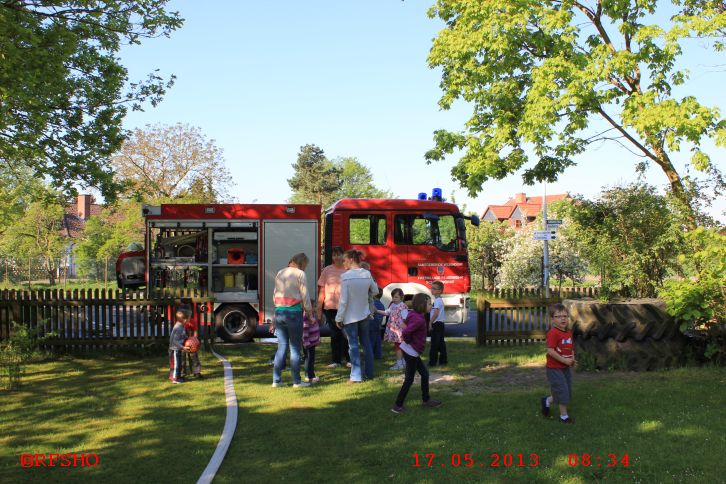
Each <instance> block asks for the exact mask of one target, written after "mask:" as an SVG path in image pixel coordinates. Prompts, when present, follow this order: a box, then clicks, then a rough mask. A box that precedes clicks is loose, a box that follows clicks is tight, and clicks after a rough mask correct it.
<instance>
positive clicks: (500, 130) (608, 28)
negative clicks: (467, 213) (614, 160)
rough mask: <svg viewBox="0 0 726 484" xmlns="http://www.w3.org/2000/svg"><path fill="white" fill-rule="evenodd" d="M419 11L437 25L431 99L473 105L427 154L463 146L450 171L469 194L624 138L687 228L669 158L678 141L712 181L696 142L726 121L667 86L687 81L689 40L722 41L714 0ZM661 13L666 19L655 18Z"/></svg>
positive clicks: (431, 157)
mask: <svg viewBox="0 0 726 484" xmlns="http://www.w3.org/2000/svg"><path fill="white" fill-rule="evenodd" d="M429 15H430V16H431V17H432V18H433V17H438V18H440V19H441V20H443V21H444V22H445V23H446V28H445V29H443V30H442V31H441V32H440V33H439V35H438V37H437V38H435V39H434V43H433V46H432V49H431V52H430V55H429V65H430V66H431V67H432V68H441V69H442V78H441V87H442V89H443V91H444V94H443V96H442V98H441V99H440V101H439V105H440V106H441V107H442V108H443V109H449V108H450V107H451V106H452V104H453V103H454V101H456V100H457V99H462V100H464V101H465V102H467V103H468V104H470V105H471V106H472V107H473V114H472V116H471V118H470V119H469V121H468V122H467V123H466V128H465V130H464V131H462V132H451V131H447V130H439V131H436V132H435V135H434V140H435V147H434V148H433V149H431V150H430V151H429V152H428V153H426V159H427V160H428V162H431V161H436V160H441V159H443V158H444V156H445V155H446V154H451V153H453V152H454V151H456V150H463V152H464V154H463V156H462V158H461V159H460V161H459V162H458V164H457V165H456V166H455V167H454V168H453V170H452V175H453V176H454V178H455V179H457V180H458V181H459V183H460V184H461V185H462V186H464V187H466V188H467V189H468V191H469V194H470V195H472V196H474V195H475V194H477V193H478V192H479V191H481V189H482V184H483V183H484V182H485V181H487V180H489V179H491V178H493V179H502V178H504V177H506V176H507V175H509V174H511V173H514V172H516V171H518V170H520V169H522V168H524V171H523V179H524V181H525V182H526V183H527V184H532V183H534V182H535V181H542V180H547V181H554V180H556V178H557V176H558V174H560V173H562V172H563V171H564V170H565V169H566V168H567V167H569V166H571V165H573V164H574V163H575V161H574V159H575V157H576V156H577V155H579V154H581V153H583V152H585V151H586V150H587V149H588V147H589V146H592V145H593V143H599V142H602V141H615V142H617V143H620V144H621V145H623V146H627V147H629V149H631V150H632V151H633V152H634V153H636V154H637V155H638V156H639V157H640V160H641V161H640V163H639V165H638V166H639V168H640V169H644V168H645V167H646V166H647V164H649V163H655V164H656V165H657V166H659V167H660V168H661V170H662V171H663V172H664V174H665V175H666V178H667V180H668V182H669V184H670V189H671V191H672V193H673V194H674V196H675V197H676V199H677V200H679V202H680V203H681V204H682V205H683V206H684V207H686V210H687V211H688V212H689V213H690V216H689V220H688V225H689V226H691V227H693V226H695V214H694V213H693V211H692V209H691V202H692V200H691V197H690V195H689V190H688V188H687V184H686V183H684V177H683V176H682V175H681V174H680V173H679V172H678V170H677V169H676V164H675V163H674V157H678V158H680V157H681V156H682V155H680V150H681V148H684V147H688V148H689V149H690V150H691V155H690V165H691V166H692V167H693V168H695V169H696V170H698V171H701V172H705V173H707V174H708V176H709V179H711V180H712V181H713V182H714V184H715V185H718V187H717V188H722V185H723V179H722V176H721V174H720V172H719V170H718V169H717V168H716V165H715V164H714V162H713V161H712V160H711V157H710V156H709V154H708V153H707V152H706V151H705V149H703V148H702V145H701V144H702V142H704V141H706V140H711V141H713V142H714V143H715V144H716V145H717V146H720V147H724V146H726V121H724V119H723V118H722V117H721V114H720V112H719V110H718V108H715V107H709V106H705V105H703V104H702V103H700V102H699V101H698V99H697V97H696V96H694V95H687V96H681V95H676V92H675V88H677V87H679V86H682V85H684V84H685V83H686V81H687V79H688V71H687V70H686V68H685V67H684V62H683V59H682V57H683V55H682V54H683V44H684V43H685V42H686V41H687V40H689V39H692V38H699V39H702V42H703V44H704V45H707V46H712V47H714V48H715V51H717V52H720V51H722V50H723V43H722V40H723V36H724V32H725V30H726V10H725V9H724V6H723V2H721V1H713V0H672V2H671V4H670V6H669V5H668V2H656V1H655V0H647V1H637V2H636V1H633V0H624V1H619V2H612V1H610V2H604V1H602V0H592V1H590V2H582V1H576V0H547V1H544V2H542V1H539V0H516V1H515V0H501V1H496V2H493V1H470V0H437V2H436V5H435V6H434V7H432V8H431V9H430V10H429ZM664 16H669V17H670V20H669V21H667V22H662V21H659V20H660V19H662V18H663V17H664ZM600 126H604V127H605V129H603V130H601V131H600V130H599V129H598V128H599V127H600ZM588 128H590V129H588ZM595 131H600V132H595ZM526 148H530V149H531V150H532V151H533V153H534V156H535V158H536V162H535V163H534V164H533V165H532V164H528V156H527V154H526V153H525V149H526Z"/></svg>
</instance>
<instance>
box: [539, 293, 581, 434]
mask: <svg viewBox="0 0 726 484" xmlns="http://www.w3.org/2000/svg"><path fill="white" fill-rule="evenodd" d="M549 315H550V320H551V321H552V323H553V326H552V328H550V330H549V331H548V332H547V381H549V382H550V387H551V388H552V394H551V395H550V396H548V397H542V399H541V407H542V415H544V416H545V417H549V416H550V406H551V405H552V402H554V401H557V403H558V404H559V406H560V421H561V422H562V423H568V424H571V423H575V421H574V420H573V419H572V418H570V416H569V415H568V414H567V405H569V404H570V400H571V399H572V370H571V369H570V368H571V367H572V366H574V365H575V350H574V347H573V342H572V331H569V330H568V329H567V326H568V323H569V315H568V314H567V308H565V306H564V305H563V304H561V303H557V304H553V305H552V306H550V307H549Z"/></svg>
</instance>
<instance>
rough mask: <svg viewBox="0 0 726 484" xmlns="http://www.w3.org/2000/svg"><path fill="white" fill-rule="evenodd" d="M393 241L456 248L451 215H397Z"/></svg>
mask: <svg viewBox="0 0 726 484" xmlns="http://www.w3.org/2000/svg"><path fill="white" fill-rule="evenodd" d="M394 223H395V230H394V241H395V242H396V243H397V244H406V245H433V246H435V247H437V248H439V249H441V250H446V251H455V250H457V248H458V247H457V243H456V241H457V234H456V223H455V220H454V216H453V215H438V214H437V215H431V214H421V215H397V216H396V217H395V222H394Z"/></svg>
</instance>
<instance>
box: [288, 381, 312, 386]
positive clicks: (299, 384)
mask: <svg viewBox="0 0 726 484" xmlns="http://www.w3.org/2000/svg"><path fill="white" fill-rule="evenodd" d="M309 386H310V383H309V382H306V381H301V382H300V383H294V384H293V385H292V387H293V388H307V387H309Z"/></svg>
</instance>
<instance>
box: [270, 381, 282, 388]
mask: <svg viewBox="0 0 726 484" xmlns="http://www.w3.org/2000/svg"><path fill="white" fill-rule="evenodd" d="M272 386H273V387H274V388H279V387H284V386H285V384H284V383H282V382H281V381H273V382H272Z"/></svg>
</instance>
